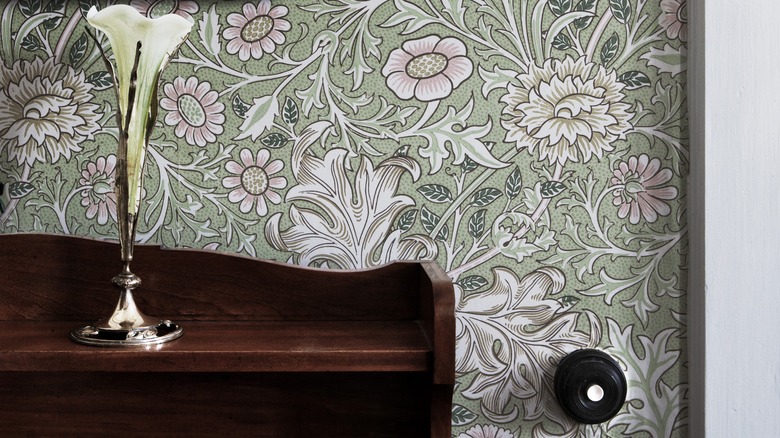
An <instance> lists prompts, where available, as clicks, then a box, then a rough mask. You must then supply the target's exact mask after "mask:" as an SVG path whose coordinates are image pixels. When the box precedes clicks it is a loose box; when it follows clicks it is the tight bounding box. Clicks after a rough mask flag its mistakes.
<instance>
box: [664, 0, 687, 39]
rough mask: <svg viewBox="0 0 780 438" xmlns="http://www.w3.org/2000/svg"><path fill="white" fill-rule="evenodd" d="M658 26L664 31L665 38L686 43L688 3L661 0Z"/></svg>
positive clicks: (678, 0) (675, 0)
mask: <svg viewBox="0 0 780 438" xmlns="http://www.w3.org/2000/svg"><path fill="white" fill-rule="evenodd" d="M661 10H663V12H662V13H661V15H660V16H659V17H658V24H660V25H661V26H662V27H664V28H665V29H666V36H668V37H669V38H671V39H676V38H679V39H680V41H682V42H686V41H688V2H687V0H662V1H661Z"/></svg>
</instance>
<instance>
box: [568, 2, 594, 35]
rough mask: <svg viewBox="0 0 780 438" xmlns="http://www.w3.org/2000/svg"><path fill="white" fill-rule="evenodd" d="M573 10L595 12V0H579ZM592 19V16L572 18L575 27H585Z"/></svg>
mask: <svg viewBox="0 0 780 438" xmlns="http://www.w3.org/2000/svg"><path fill="white" fill-rule="evenodd" d="M574 10H575V11H589V12H595V10H596V0H580V1H579V2H578V3H577V4H576V5H575V6H574ZM592 21H593V17H582V18H578V19H576V20H574V23H572V24H574V27H576V28H577V29H585V28H586V27H588V26H590V23H591V22H592Z"/></svg>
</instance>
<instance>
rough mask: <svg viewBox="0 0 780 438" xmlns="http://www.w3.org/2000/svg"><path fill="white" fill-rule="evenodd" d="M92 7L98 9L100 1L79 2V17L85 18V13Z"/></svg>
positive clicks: (82, 0) (83, 0)
mask: <svg viewBox="0 0 780 438" xmlns="http://www.w3.org/2000/svg"><path fill="white" fill-rule="evenodd" d="M92 6H95V7H97V8H100V1H98V0H79V10H80V11H81V15H82V16H84V18H87V12H89V10H90V8H92Z"/></svg>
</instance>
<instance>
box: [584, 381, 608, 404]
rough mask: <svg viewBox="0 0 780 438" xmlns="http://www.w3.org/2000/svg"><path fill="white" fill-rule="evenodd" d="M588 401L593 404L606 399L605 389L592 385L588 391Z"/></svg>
mask: <svg viewBox="0 0 780 438" xmlns="http://www.w3.org/2000/svg"><path fill="white" fill-rule="evenodd" d="M586 394H587V396H588V400H590V401H592V402H598V401H601V399H602V398H604V388H602V387H601V386H599V385H591V386H590V387H589V388H588V391H587V393H586Z"/></svg>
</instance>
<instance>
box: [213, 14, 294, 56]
mask: <svg viewBox="0 0 780 438" xmlns="http://www.w3.org/2000/svg"><path fill="white" fill-rule="evenodd" d="M243 12H244V13H243V14H239V13H233V14H230V15H228V17H227V22H228V24H230V26H231V27H228V28H227V29H225V31H224V32H222V36H223V37H225V39H228V40H230V41H229V42H228V44H227V47H226V49H227V52H228V53H230V54H231V55H235V54H236V53H238V59H240V60H242V61H248V60H249V56H250V55H251V56H252V58H254V59H260V58H262V57H263V53H272V52H273V51H274V50H275V49H276V45H277V44H284V34H283V33H282V32H286V31H288V30H290V28H291V26H290V22H289V21H287V20H283V19H282V17H284V16H286V15H287V12H288V9H287V6H282V5H278V6H274V7H273V8H272V7H271V2H270V1H269V0H263V1H261V2H260V3H258V4H257V7H255V6H254V5H252V4H251V3H245V4H244V8H243Z"/></svg>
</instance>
